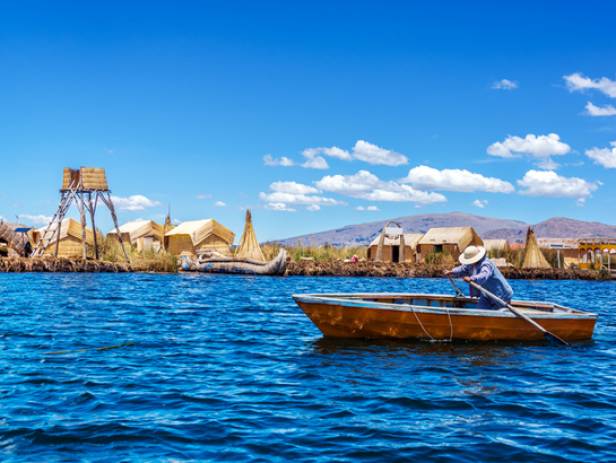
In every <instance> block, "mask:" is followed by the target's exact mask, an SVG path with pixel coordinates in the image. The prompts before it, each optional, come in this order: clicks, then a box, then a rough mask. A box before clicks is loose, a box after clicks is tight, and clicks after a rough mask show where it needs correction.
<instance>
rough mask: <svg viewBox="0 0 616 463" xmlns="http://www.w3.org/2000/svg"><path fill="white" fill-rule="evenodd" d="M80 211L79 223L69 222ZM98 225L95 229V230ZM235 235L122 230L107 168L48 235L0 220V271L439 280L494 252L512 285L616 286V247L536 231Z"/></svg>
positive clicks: (65, 195) (209, 222) (210, 223)
mask: <svg viewBox="0 0 616 463" xmlns="http://www.w3.org/2000/svg"><path fill="white" fill-rule="evenodd" d="M99 204H103V205H104V206H106V208H107V209H108V211H109V212H110V215H111V219H112V221H113V224H114V227H113V229H112V230H110V231H109V232H108V233H107V234H106V235H105V234H103V233H102V231H101V230H100V229H98V228H97V227H96V220H95V219H96V211H97V206H98V205H99ZM71 206H75V207H76V209H77V212H78V217H79V219H78V220H77V219H75V218H72V217H69V215H68V213H69V210H70V208H71ZM88 219H89V222H90V223H89V224H88ZM234 241H235V233H234V232H233V231H231V230H230V229H229V228H227V227H225V226H224V225H223V224H221V223H220V222H218V221H217V220H215V219H213V218H207V219H200V220H190V221H186V222H183V223H179V224H173V222H172V221H171V217H170V214H167V217H166V219H165V222H164V223H163V224H159V223H157V222H155V221H153V220H134V221H131V222H126V223H124V224H122V225H120V222H119V220H118V217H117V214H116V210H115V207H114V204H113V199H112V196H111V191H110V189H109V184H108V181H107V175H106V172H105V169H102V168H89V167H81V168H79V169H71V168H65V169H64V172H63V177H62V184H61V188H60V201H59V204H58V207H57V209H56V211H55V213H54V214H53V217H52V220H51V221H50V222H49V224H47V225H46V226H44V227H42V228H39V229H34V228H31V227H27V226H23V225H18V224H8V223H4V222H1V221H0V271H4V272H130V271H138V272H177V271H200V272H217V273H240V274H258V275H259V274H260V275H267V274H269V275H283V274H287V275H299V276H366V277H398V278H408V277H439V276H441V275H442V274H443V272H444V271H445V270H448V269H450V268H451V267H453V266H454V265H456V263H457V259H458V256H459V255H460V254H461V253H462V252H463V251H464V249H465V248H466V247H467V246H469V245H481V246H484V247H486V249H487V251H488V255H489V257H490V258H491V259H492V260H493V261H494V262H495V264H496V265H497V266H498V267H499V268H501V271H502V272H503V273H504V274H505V276H507V277H509V278H527V279H589V280H590V279H593V280H598V279H609V278H615V277H616V268H614V267H616V265H612V264H613V263H614V264H616V241H614V240H611V241H610V240H602V239H600V238H597V239H591V240H580V241H578V242H577V245H573V244H572V242H573V241H572V240H562V239H561V240H556V241H554V240H553V241H549V240H548V241H544V244H545V246H543V247H542V246H541V243H540V242H539V241H538V240H537V238H536V237H535V234H534V232H533V230H532V229H530V228H529V229H528V232H527V235H526V241H525V243H509V242H507V241H506V240H499V239H493V240H483V239H482V238H481V237H480V236H479V234H478V233H477V232H476V231H475V230H474V229H473V228H472V227H437V228H431V229H429V230H424V231H421V232H419V231H417V230H413V231H411V232H409V231H405V230H403V229H402V227H401V226H400V225H399V224H398V223H395V222H387V223H386V224H385V226H384V227H383V229H382V230H381V231H380V232H379V233H375V235H374V236H371V237H369V239H368V240H367V241H368V244H367V245H365V246H354V247H334V246H328V245H323V246H312V247H311V246H301V245H300V246H294V247H288V246H285V248H284V249H283V248H282V247H281V246H279V245H277V244H276V243H268V244H265V245H260V244H259V242H258V241H257V238H256V233H255V230H254V228H253V224H252V217H251V213H250V211H247V212H246V219H245V226H244V231H243V233H242V236H241V239H240V243H239V245H237V246H236V245H234Z"/></svg>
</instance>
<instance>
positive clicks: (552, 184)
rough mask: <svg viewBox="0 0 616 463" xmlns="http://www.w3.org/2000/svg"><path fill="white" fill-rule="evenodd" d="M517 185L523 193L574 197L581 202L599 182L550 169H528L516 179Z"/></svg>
mask: <svg viewBox="0 0 616 463" xmlns="http://www.w3.org/2000/svg"><path fill="white" fill-rule="evenodd" d="M518 185H520V187H522V188H523V190H522V194H525V195H529V196H550V197H561V198H576V199H577V200H578V202H579V203H583V202H584V201H585V200H586V199H587V198H588V197H590V196H591V194H592V192H593V191H595V190H596V189H597V188H598V187H599V185H601V184H600V183H599V182H588V181H586V180H584V179H581V178H578V177H563V176H561V175H558V174H557V173H556V172H554V171H552V170H529V171H528V172H526V174H524V178H522V180H518Z"/></svg>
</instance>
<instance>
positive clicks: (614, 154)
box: [586, 141, 616, 169]
mask: <svg viewBox="0 0 616 463" xmlns="http://www.w3.org/2000/svg"><path fill="white" fill-rule="evenodd" d="M610 145H612V147H611V148H591V149H589V150H586V156H588V157H589V158H590V159H592V160H593V161H595V162H596V163H597V164H599V165H602V166H603V167H605V168H606V169H616V141H613V142H610Z"/></svg>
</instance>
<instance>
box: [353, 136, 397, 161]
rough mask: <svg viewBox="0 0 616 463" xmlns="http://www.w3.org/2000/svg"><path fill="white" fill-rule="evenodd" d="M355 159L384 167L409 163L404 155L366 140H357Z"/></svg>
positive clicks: (354, 148) (354, 150) (354, 152)
mask: <svg viewBox="0 0 616 463" xmlns="http://www.w3.org/2000/svg"><path fill="white" fill-rule="evenodd" d="M353 157H354V158H355V159H359V160H360V161H364V162H367V163H368V164H376V165H383V166H400V165H403V164H407V163H408V159H407V157H406V156H405V155H404V154H401V153H396V152H395V151H391V150H388V149H385V148H381V147H380V146H377V145H374V144H372V143H368V142H367V141H365V140H357V142H356V143H355V146H354V147H353Z"/></svg>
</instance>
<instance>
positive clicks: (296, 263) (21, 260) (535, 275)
mask: <svg viewBox="0 0 616 463" xmlns="http://www.w3.org/2000/svg"><path fill="white" fill-rule="evenodd" d="M278 249H279V247H278V246H271V245H266V246H264V249H263V251H264V254H265V256H266V258H270V256H271V255H275V253H277V251H278ZM357 251H361V249H360V248H346V249H338V248H326V247H321V248H311V249H310V250H306V249H293V248H291V249H289V263H288V267H287V275H288V276H339V277H391V278H440V277H442V276H443V271H444V270H447V269H450V268H451V267H452V266H453V265H455V263H454V262H453V259H451V256H447V255H441V256H435V257H434V258H433V259H428V260H427V262H426V263H408V262H406V263H384V262H373V261H369V260H366V259H365V257H363V256H362V257H360V255H358V252H357ZM364 252H365V251H364ZM352 256H357V257H358V260H357V261H356V262H353V261H352ZM103 257H104V259H103V260H100V261H96V260H91V259H87V260H83V259H71V258H66V257H58V258H56V257H52V256H44V257H37V258H25V257H3V258H0V273H7V272H14V273H24V272H80V273H81V272H92V273H102V272H105V273H127V272H144V273H177V272H179V271H180V269H179V265H178V262H177V259H176V258H175V256H172V255H170V254H167V253H164V252H163V253H137V252H136V251H132V252H131V255H130V257H131V263H130V264H127V263H126V262H124V261H123V259H122V257H121V256H120V255H119V254H118V253H116V252H113V253H111V252H110V253H106V254H105V255H104V256H103ZM501 271H502V272H503V274H504V275H505V277H506V278H509V279H528V280H539V279H541V280H608V279H610V276H609V274H607V272H602V271H596V270H580V269H577V268H568V269H558V268H552V269H521V268H516V267H505V268H502V269H501Z"/></svg>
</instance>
